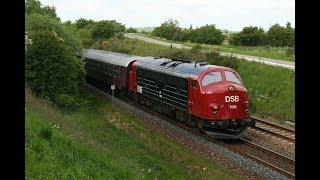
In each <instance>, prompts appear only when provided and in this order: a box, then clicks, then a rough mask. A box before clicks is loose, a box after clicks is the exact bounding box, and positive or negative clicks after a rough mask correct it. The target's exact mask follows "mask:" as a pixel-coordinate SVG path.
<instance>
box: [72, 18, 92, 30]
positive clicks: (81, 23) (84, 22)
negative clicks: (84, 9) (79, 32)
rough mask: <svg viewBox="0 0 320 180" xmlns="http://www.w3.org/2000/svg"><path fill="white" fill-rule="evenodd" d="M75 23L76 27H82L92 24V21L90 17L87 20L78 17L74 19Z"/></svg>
mask: <svg viewBox="0 0 320 180" xmlns="http://www.w3.org/2000/svg"><path fill="white" fill-rule="evenodd" d="M75 25H76V27H77V28H78V29H82V28H85V27H87V26H93V25H94V21H93V20H91V19H89V20H87V19H83V18H80V19H78V20H76V22H75Z"/></svg>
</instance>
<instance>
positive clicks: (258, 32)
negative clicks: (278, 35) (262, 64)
mask: <svg viewBox="0 0 320 180" xmlns="http://www.w3.org/2000/svg"><path fill="white" fill-rule="evenodd" d="M264 38H265V33H264V30H263V29H262V28H258V27H253V26H249V27H244V28H243V29H242V31H241V32H239V33H237V34H235V35H234V36H233V37H232V39H231V42H230V43H231V44H234V45H240V46H259V45H262V44H263V40H264Z"/></svg>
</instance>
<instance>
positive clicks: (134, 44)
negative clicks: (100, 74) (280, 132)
mask: <svg viewBox="0 0 320 180" xmlns="http://www.w3.org/2000/svg"><path fill="white" fill-rule="evenodd" d="M122 44H125V45H124V46H125V47H126V48H123V47H122V45H121V46H119V45H117V47H120V49H126V52H125V53H128V54H132V55H138V56H154V57H160V56H161V57H170V56H172V55H173V54H179V52H181V51H183V50H181V49H177V48H172V49H171V48H170V47H166V46H161V45H157V44H152V43H148V42H144V41H140V40H134V39H130V38H125V39H124V40H123V41H122ZM109 50H112V51H119V48H115V49H113V48H112V47H109ZM195 58H197V57H195V56H194V59H190V60H194V61H197V60H196V59H195ZM208 62H209V61H208ZM236 70H237V71H238V73H239V74H240V76H241V78H242V80H243V82H244V85H245V86H246V88H247V89H248V92H249V100H250V103H251V109H250V110H251V113H252V114H253V115H254V116H256V117H260V118H265V119H268V120H272V121H276V122H279V123H282V124H283V123H285V121H295V71H293V70H289V69H286V68H281V67H274V66H270V65H265V64H261V63H257V62H248V61H246V60H243V59H238V68H237V69H236Z"/></svg>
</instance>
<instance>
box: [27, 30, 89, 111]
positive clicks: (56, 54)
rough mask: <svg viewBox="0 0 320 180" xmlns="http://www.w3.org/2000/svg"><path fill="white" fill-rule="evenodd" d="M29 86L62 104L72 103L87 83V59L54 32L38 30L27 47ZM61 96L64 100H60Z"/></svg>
mask: <svg viewBox="0 0 320 180" xmlns="http://www.w3.org/2000/svg"><path fill="white" fill-rule="evenodd" d="M25 58H26V61H25V63H26V66H25V79H26V84H27V86H30V87H31V89H32V90H33V91H34V92H35V93H36V95H38V96H39V95H40V96H42V97H46V98H47V99H48V100H50V101H52V102H54V103H55V104H57V105H58V106H59V107H64V106H65V105H68V106H69V105H71V104H73V103H74V102H75V101H72V98H70V97H75V96H77V95H78V93H79V88H80V87H81V86H82V85H83V84H84V82H85V81H84V76H85V69H84V64H83V62H82V61H81V60H80V59H78V58H76V57H75V56H74V55H73V54H72V53H71V52H70V51H69V50H67V48H66V45H65V44H64V42H63V41H62V40H60V39H59V38H58V37H57V36H56V35H54V34H53V33H52V32H48V31H46V32H38V33H36V34H34V36H33V37H32V44H30V45H29V46H28V48H27V50H26V56H25ZM60 100H61V102H60Z"/></svg>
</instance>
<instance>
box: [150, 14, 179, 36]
mask: <svg viewBox="0 0 320 180" xmlns="http://www.w3.org/2000/svg"><path fill="white" fill-rule="evenodd" d="M151 34H152V35H154V36H158V37H162V38H166V39H169V40H180V36H181V34H182V29H181V28H180V27H179V22H178V21H177V20H172V19H171V18H170V19H169V20H167V21H165V22H164V23H162V24H161V25H160V26H159V27H156V28H155V29H154V30H153V31H152V33H151Z"/></svg>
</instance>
